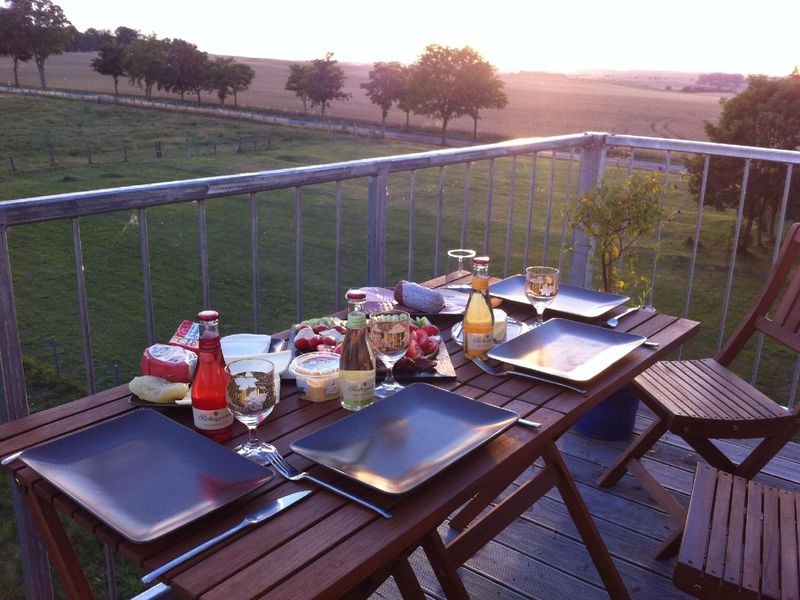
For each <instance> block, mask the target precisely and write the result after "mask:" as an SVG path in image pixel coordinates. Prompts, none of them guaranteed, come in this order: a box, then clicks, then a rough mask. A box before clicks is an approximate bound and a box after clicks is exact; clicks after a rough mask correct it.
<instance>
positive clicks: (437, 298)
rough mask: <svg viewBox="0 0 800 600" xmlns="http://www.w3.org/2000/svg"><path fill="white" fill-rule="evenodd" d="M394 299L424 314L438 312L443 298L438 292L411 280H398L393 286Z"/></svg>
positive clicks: (442, 303)
mask: <svg viewBox="0 0 800 600" xmlns="http://www.w3.org/2000/svg"><path fill="white" fill-rule="evenodd" d="M394 299H395V300H397V301H398V302H399V303H400V304H402V305H403V306H407V307H408V308H413V309H414V310H418V311H420V312H423V313H426V314H432V313H438V312H439V311H440V310H442V309H443V308H444V298H443V297H442V295H441V294H440V293H439V292H437V291H436V290H432V289H430V288H426V287H424V286H421V285H420V284H418V283H413V282H411V281H405V280H403V281H399V282H398V283H397V285H396V286H394Z"/></svg>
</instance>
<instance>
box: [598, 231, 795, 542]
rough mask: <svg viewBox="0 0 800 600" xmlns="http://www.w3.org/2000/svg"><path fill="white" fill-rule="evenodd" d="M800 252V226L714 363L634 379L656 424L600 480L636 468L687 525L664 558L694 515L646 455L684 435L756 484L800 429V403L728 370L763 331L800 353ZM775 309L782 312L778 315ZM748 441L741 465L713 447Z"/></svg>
mask: <svg viewBox="0 0 800 600" xmlns="http://www.w3.org/2000/svg"><path fill="white" fill-rule="evenodd" d="M799 253H800V223H795V224H794V225H793V226H792V228H791V229H790V231H789V234H788V237H787V239H786V242H785V243H784V245H783V247H782V248H781V252H780V255H779V257H778V261H777V262H776V263H775V266H774V268H773V269H772V272H771V273H770V275H769V278H768V280H767V283H766V285H765V286H764V288H763V290H762V292H761V294H760V296H759V297H758V299H757V300H756V302H755V305H754V306H753V308H752V309H751V310H750V312H749V314H748V315H747V316H746V318H745V319H744V321H743V322H742V323H741V324H740V325H739V326H738V327H737V328H736V331H734V333H733V335H731V337H730V338H729V339H728V341H727V343H726V344H725V346H724V347H723V348H722V350H721V351H720V352H719V353H718V354H717V355H716V356H715V357H714V358H706V359H702V360H681V361H663V362H659V363H656V364H655V365H653V366H652V367H650V368H649V369H648V370H647V371H645V372H644V373H642V374H641V375H639V376H638V377H637V378H636V379H635V380H634V386H635V388H636V390H637V393H638V394H639V397H640V398H641V400H642V401H643V402H644V403H645V404H647V406H649V407H650V409H652V411H653V412H654V413H655V414H656V419H655V421H654V423H653V424H652V425H651V426H650V427H649V428H648V429H647V430H646V431H644V432H643V433H642V434H641V435H640V436H639V438H638V439H637V440H636V441H635V442H634V443H633V444H631V446H629V447H628V449H627V450H625V452H623V453H622V455H621V456H620V457H619V459H617V461H616V462H615V463H614V464H613V465H612V466H611V467H609V468H608V470H606V472H605V473H603V475H601V476H600V478H599V479H598V480H597V483H598V485H600V486H611V485H614V484H615V483H617V482H618V481H619V480H620V478H621V477H622V476H623V475H624V474H625V472H626V471H630V472H631V473H632V474H633V475H635V476H636V477H637V479H639V481H640V482H641V484H642V486H643V487H644V488H645V489H646V490H647V491H648V493H650V495H651V496H653V498H654V499H655V500H656V501H657V502H658V503H659V504H660V505H661V506H662V507H663V508H664V510H666V511H667V512H668V513H669V514H670V515H671V516H672V517H673V518H674V519H675V521H676V522H677V523H679V526H678V528H677V530H676V531H675V532H673V534H672V535H670V537H668V538H667V540H666V541H665V542H664V544H663V545H662V547H661V548H660V549H659V551H658V553H657V556H659V557H660V558H665V557H667V556H671V555H674V554H675V552H676V551H677V549H678V544H679V543H680V536H681V533H682V531H683V523H684V521H685V519H686V510H685V509H684V508H683V506H682V505H681V504H680V503H679V502H678V501H677V500H676V499H675V498H673V497H672V496H671V495H670V494H669V492H667V490H666V489H664V488H663V487H662V486H661V484H660V483H658V481H656V479H655V478H654V477H653V476H652V475H651V474H650V473H649V472H648V471H647V470H646V469H645V468H644V466H643V465H642V463H641V462H640V461H639V458H640V457H642V456H643V455H644V454H645V453H646V452H647V451H648V450H649V449H650V447H652V446H653V444H655V443H656V442H657V441H658V439H659V438H660V437H661V436H662V435H664V433H665V432H667V431H670V432H672V433H674V434H675V435H678V436H680V437H682V438H683V439H684V440H686V442H687V443H688V444H689V445H690V446H691V447H692V448H694V449H695V450H696V451H697V453H698V454H699V455H700V456H701V457H702V458H704V459H705V460H706V461H708V463H709V464H710V465H712V466H713V467H716V468H717V469H721V470H723V471H726V472H728V473H731V474H733V475H737V476H739V477H743V478H745V479H751V478H752V477H753V476H754V475H755V474H756V473H758V472H759V471H760V470H761V468H762V467H763V466H764V465H765V464H766V463H768V462H769V461H770V460H771V459H772V457H773V456H775V454H776V453H777V452H778V451H779V450H780V449H781V448H782V447H783V446H784V444H786V442H787V441H789V440H790V439H791V438H792V436H794V434H795V433H797V431H798V430H800V403H798V405H797V406H796V407H795V409H794V410H793V411H792V412H788V411H787V410H786V409H785V408H784V407H782V406H780V405H779V404H777V403H775V402H774V401H772V400H771V399H770V398H768V397H767V396H765V395H764V394H762V393H761V392H759V391H758V390H757V389H755V388H754V387H753V386H751V385H750V384H749V383H747V382H746V381H744V380H742V379H741V378H739V377H738V376H736V375H735V374H734V373H733V372H732V371H730V370H729V369H728V366H729V365H730V364H731V362H732V361H733V360H734V358H735V357H736V356H737V355H738V354H739V352H740V351H741V350H742V348H743V347H744V346H745V344H747V342H748V340H749V339H750V338H751V337H752V335H753V334H754V333H755V332H757V331H760V332H762V333H764V334H765V335H767V336H769V337H770V338H772V339H774V340H776V341H777V342H780V343H781V344H783V345H785V346H787V347H788V348H790V349H791V350H794V351H795V352H800V335H799V334H798V330H800V269H798V270H796V271H795V272H794V273H793V272H792V271H793V267H794V265H795V262H796V259H797V258H798V254H799ZM787 283H788V286H786V284H787ZM784 287H785V288H786V289H785V291H783V290H784ZM779 300H780V301H779ZM774 305H777V308H776V309H775V312H774V315H773V316H772V317H770V316H769V315H768V313H769V312H770V310H771V309H772V308H773V306H774ZM742 438H763V439H762V441H761V442H760V443H759V444H758V445H757V446H756V447H755V448H754V449H753V451H752V452H751V453H750V454H749V455H748V456H747V457H746V458H745V459H744V460H743V461H742V462H741V463H740V464H735V463H733V462H732V461H731V460H730V459H729V458H728V457H727V456H725V454H723V453H722V452H721V451H720V450H719V448H717V446H715V445H714V444H713V443H712V442H711V440H712V439H742Z"/></svg>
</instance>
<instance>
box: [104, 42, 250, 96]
mask: <svg viewBox="0 0 800 600" xmlns="http://www.w3.org/2000/svg"><path fill="white" fill-rule="evenodd" d="M92 69H94V70H95V71H97V72H98V73H100V74H101V75H108V76H110V77H112V78H113V80H114V94H115V95H118V94H119V79H120V78H121V77H127V78H128V79H129V80H130V82H131V83H132V84H134V83H135V84H136V85H138V86H139V87H141V88H142V89H144V92H145V96H147V98H148V99H150V98H152V96H153V88H154V87H155V88H157V89H159V90H165V91H167V92H171V93H175V94H178V95H179V96H180V97H181V100H183V99H184V98H185V96H186V94H187V93H193V94H196V95H197V102H198V103H200V93H201V92H203V91H208V92H216V94H217V98H219V101H220V104H225V99H226V98H228V97H229V96H233V98H234V102H235V103H236V104H238V96H237V95H238V93H239V92H241V91H244V90H246V89H247V88H249V87H250V84H251V83H252V81H253V77H254V76H255V72H254V71H253V69H252V68H250V66H248V65H245V64H243V63H237V62H236V61H235V60H234V59H233V58H227V57H215V58H213V59H212V58H210V57H209V56H208V53H206V52H202V51H201V50H199V49H198V48H197V46H195V45H194V44H191V43H189V42H187V41H184V40H181V39H174V40H170V39H159V38H158V37H156V36H155V35H149V36H144V37H142V36H141V35H140V34H139V32H138V31H135V30H132V29H129V28H127V27H118V28H117V30H116V31H115V34H114V35H113V36H112V35H110V34H109V35H108V36H107V37H106V39H105V40H104V41H103V42H102V44H101V46H100V51H99V52H98V54H97V56H96V57H95V58H94V59H92Z"/></svg>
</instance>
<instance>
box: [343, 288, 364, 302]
mask: <svg viewBox="0 0 800 600" xmlns="http://www.w3.org/2000/svg"><path fill="white" fill-rule="evenodd" d="M346 296H347V299H348V300H355V301H361V300H366V298H367V293H366V292H365V291H364V290H358V289H352V290H347V294H346Z"/></svg>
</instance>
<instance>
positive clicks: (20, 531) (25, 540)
mask: <svg viewBox="0 0 800 600" xmlns="http://www.w3.org/2000/svg"><path fill="white" fill-rule="evenodd" d="M7 481H8V489H10V490H11V505H12V507H13V509H14V518H15V523H16V526H17V541H18V542H19V556H20V559H21V562H22V581H23V584H24V586H25V598H26V599H27V600H52V599H53V598H54V595H53V579H52V574H51V572H50V561H49V560H47V548H46V547H45V545H44V542H43V541H42V538H41V537H40V536H39V530H38V528H37V527H36V523H35V522H34V520H33V517H32V516H31V513H30V511H29V510H28V507H27V506H26V505H25V501H24V500H23V499H22V494H21V493H20V491H19V487H17V483H16V481H14V477H13V476H12V475H10V474H9V475H8V477H7Z"/></svg>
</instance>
